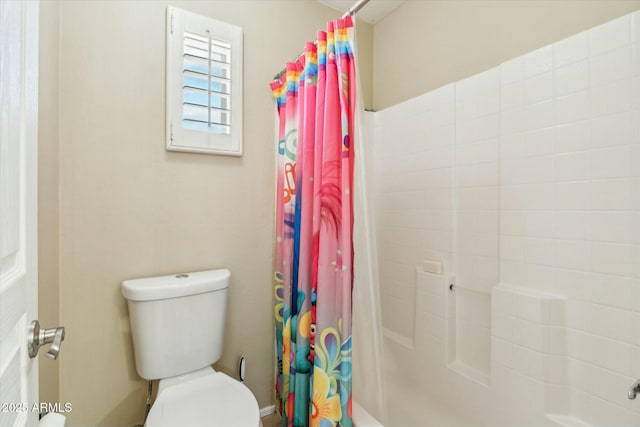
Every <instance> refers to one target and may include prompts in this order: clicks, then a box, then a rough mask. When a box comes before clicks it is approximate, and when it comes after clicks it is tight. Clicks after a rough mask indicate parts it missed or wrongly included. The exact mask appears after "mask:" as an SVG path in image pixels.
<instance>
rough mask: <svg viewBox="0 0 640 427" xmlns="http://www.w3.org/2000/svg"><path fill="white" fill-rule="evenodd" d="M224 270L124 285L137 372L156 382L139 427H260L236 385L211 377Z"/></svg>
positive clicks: (250, 400) (254, 408)
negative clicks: (142, 421)
mask: <svg viewBox="0 0 640 427" xmlns="http://www.w3.org/2000/svg"><path fill="white" fill-rule="evenodd" d="M230 278H231V273H230V272H229V270H226V269H220V270H210V271H200V272H196V273H188V274H177V275H170V276H161V277H150V278H145V279H135V280H126V281H124V282H123V283H122V294H123V295H124V297H125V298H126V299H127V303H128V306H129V318H130V319H129V320H130V322H131V334H132V337H133V349H134V355H135V361H136V369H137V371H138V375H140V376H141V377H142V378H144V379H146V380H155V379H159V380H160V385H159V388H158V395H157V397H156V400H155V402H154V403H153V406H152V407H151V411H150V412H149V415H148V416H147V420H146V422H145V427H175V426H184V427H205V426H206V427H254V426H255V427H259V426H260V425H261V422H260V410H259V408H258V402H257V401H256V399H255V397H254V396H253V394H252V393H251V391H250V390H249V389H248V388H247V387H246V386H245V385H244V384H242V383H241V382H239V381H236V380H235V379H233V378H231V377H229V376H227V375H225V374H224V373H222V372H216V371H215V370H214V369H213V368H212V367H211V365H212V364H213V363H214V362H216V361H218V360H219V359H220V357H221V356H222V347H223V337H224V321H225V312H226V305H227V304H226V300H227V291H228V289H229V281H230Z"/></svg>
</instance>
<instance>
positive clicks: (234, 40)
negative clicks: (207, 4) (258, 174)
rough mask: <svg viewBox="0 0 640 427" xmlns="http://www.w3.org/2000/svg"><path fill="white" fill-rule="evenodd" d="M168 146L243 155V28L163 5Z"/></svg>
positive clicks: (203, 151)
mask: <svg viewBox="0 0 640 427" xmlns="http://www.w3.org/2000/svg"><path fill="white" fill-rule="evenodd" d="M166 76H167V94H166V95H167V150H171V151H187V152H195V153H209V154H225V155H232V156H240V155H242V29H241V28H240V27H237V26H235V25H231V24H228V23H225V22H220V21H217V20H215V19H212V18H208V17H205V16H201V15H197V14H195V13H191V12H187V11H184V10H181V9H178V8H174V7H168V8H167V63H166Z"/></svg>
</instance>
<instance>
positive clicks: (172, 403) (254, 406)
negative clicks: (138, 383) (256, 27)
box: [145, 368, 260, 427]
mask: <svg viewBox="0 0 640 427" xmlns="http://www.w3.org/2000/svg"><path fill="white" fill-rule="evenodd" d="M162 381H165V380H162ZM169 381H171V379H169ZM176 426H183V427H252V426H255V427H258V426H260V410H259V408H258V402H257V401H256V399H255V397H254V396H253V394H252V393H251V391H250V390H249V389H248V388H247V387H246V386H245V385H244V384H242V383H241V382H239V381H236V380H234V379H233V378H231V377H229V376H227V375H225V374H223V373H222V372H215V371H213V370H212V369H210V368H209V369H208V370H207V372H206V374H204V375H196V376H195V378H194V377H191V378H189V379H186V380H183V381H175V382H173V383H170V382H169V383H165V384H162V382H161V384H160V390H159V392H158V397H157V399H156V401H155V403H154V404H153V406H152V407H151V411H150V412H149V416H148V417H147V422H146V423H145V427H176Z"/></svg>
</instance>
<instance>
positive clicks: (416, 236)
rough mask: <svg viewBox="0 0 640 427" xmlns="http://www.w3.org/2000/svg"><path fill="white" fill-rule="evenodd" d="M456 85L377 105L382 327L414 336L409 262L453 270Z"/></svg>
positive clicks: (375, 165) (375, 160)
mask: <svg viewBox="0 0 640 427" xmlns="http://www.w3.org/2000/svg"><path fill="white" fill-rule="evenodd" d="M454 114H455V104H454V87H453V85H450V86H446V87H444V88H441V89H438V90H436V91H433V92H430V93H428V94H425V95H423V96H420V97H418V98H415V99H413V100H410V101H408V102H405V103H403V104H400V105H398V106H397V107H394V108H390V109H388V110H385V111H381V112H379V113H376V116H375V132H374V145H373V147H374V153H373V171H374V172H373V175H374V186H375V189H376V191H375V205H376V209H377V212H376V216H377V218H378V224H377V228H378V236H379V239H378V241H379V258H380V259H379V265H380V282H381V291H382V295H383V297H382V311H383V324H384V327H385V328H386V329H387V330H389V331H391V332H392V333H394V334H397V335H399V336H400V337H403V338H406V339H408V340H410V341H412V340H413V337H414V323H415V319H416V313H415V297H416V278H415V267H416V266H417V265H421V264H422V260H423V259H430V260H434V261H440V262H442V263H443V266H444V269H445V270H447V271H451V270H452V268H453V267H452V262H453V255H452V254H453V216H452V211H453V203H454V202H453V191H452V188H453V170H454V168H453V159H454V153H453V151H454V137H455V133H454V132H455V128H454Z"/></svg>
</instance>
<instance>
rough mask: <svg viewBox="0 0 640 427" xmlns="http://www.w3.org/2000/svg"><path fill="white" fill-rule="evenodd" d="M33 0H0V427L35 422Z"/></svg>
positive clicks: (35, 63)
mask: <svg viewBox="0 0 640 427" xmlns="http://www.w3.org/2000/svg"><path fill="white" fill-rule="evenodd" d="M38 9H39V5H38V3H37V1H21V0H8V1H7V0H2V1H0V405H2V406H1V407H0V427H5V426H7V427H8V426H12V427H18V426H35V425H36V424H37V422H38V410H37V406H36V407H34V403H35V402H37V400H38V363H37V359H30V358H29V356H28V354H27V330H28V327H29V323H30V322H31V319H36V318H37V308H38V307H37V304H38V299H37V297H38V295H37V292H38V271H37V268H38V262H37V254H38V251H37V144H38V132H37V129H38Z"/></svg>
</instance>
